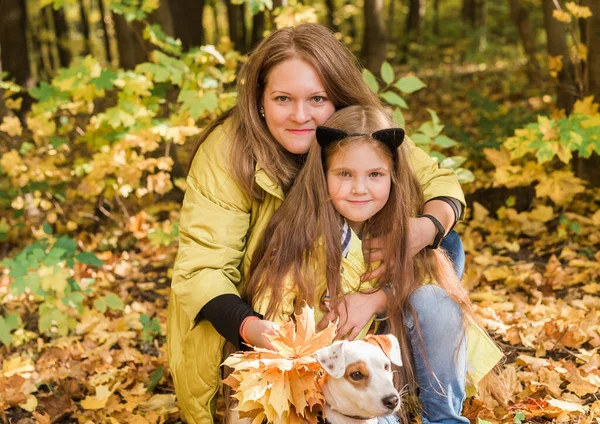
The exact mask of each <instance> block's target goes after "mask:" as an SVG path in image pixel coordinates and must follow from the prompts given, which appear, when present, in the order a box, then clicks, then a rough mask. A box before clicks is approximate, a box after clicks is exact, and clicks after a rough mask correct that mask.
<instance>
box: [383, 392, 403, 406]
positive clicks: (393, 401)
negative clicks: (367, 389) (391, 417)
mask: <svg viewBox="0 0 600 424" xmlns="http://www.w3.org/2000/svg"><path fill="white" fill-rule="evenodd" d="M398 401H400V398H399V397H398V395H390V396H386V397H384V398H383V399H381V403H383V406H385V407H386V408H388V409H394V408H395V407H396V406H398Z"/></svg>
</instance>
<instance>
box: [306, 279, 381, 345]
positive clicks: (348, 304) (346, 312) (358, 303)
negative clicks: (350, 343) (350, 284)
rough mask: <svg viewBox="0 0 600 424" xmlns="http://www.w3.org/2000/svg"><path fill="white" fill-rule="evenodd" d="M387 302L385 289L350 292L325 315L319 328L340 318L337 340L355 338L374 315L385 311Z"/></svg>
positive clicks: (319, 329)
mask: <svg viewBox="0 0 600 424" xmlns="http://www.w3.org/2000/svg"><path fill="white" fill-rule="evenodd" d="M386 304H387V297H386V295H385V293H384V292H383V290H377V291H376V292H373V293H349V294H347V295H345V296H344V297H343V298H342V300H341V301H340V302H338V304H337V306H336V308H335V309H333V310H331V311H329V312H328V313H327V315H325V316H324V317H323V319H322V320H321V321H320V322H319V324H318V325H317V330H318V331H321V330H322V329H324V328H325V327H327V324H329V323H330V322H331V321H334V320H335V319H336V318H339V321H338V324H337V326H338V327H337V335H336V337H335V338H336V340H338V339H342V338H345V339H346V340H354V339H355V338H356V336H358V334H359V333H360V331H361V330H362V329H363V328H364V327H365V325H367V324H368V323H369V321H370V320H371V318H372V317H373V315H375V314H377V313H381V312H383V311H385V309H386Z"/></svg>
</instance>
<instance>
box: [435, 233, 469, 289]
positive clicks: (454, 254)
mask: <svg viewBox="0 0 600 424" xmlns="http://www.w3.org/2000/svg"><path fill="white" fill-rule="evenodd" d="M441 246H442V247H443V248H444V249H446V252H447V253H448V256H449V257H450V260H451V261H452V263H453V264H454V270H455V271H456V275H458V278H462V276H463V273H464V272H465V248H464V247H463V244H462V240H461V239H460V236H459V235H458V233H457V232H456V231H454V230H452V231H450V232H449V233H448V235H447V236H446V237H445V238H444V240H442V244H441Z"/></svg>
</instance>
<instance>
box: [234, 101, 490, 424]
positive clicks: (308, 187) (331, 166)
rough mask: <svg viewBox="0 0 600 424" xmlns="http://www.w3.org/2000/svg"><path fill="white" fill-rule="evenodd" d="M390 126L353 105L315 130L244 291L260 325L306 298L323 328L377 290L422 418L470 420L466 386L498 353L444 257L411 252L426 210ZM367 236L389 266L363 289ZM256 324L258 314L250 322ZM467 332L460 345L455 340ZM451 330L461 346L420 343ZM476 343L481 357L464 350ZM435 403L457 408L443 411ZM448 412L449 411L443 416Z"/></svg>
mask: <svg viewBox="0 0 600 424" xmlns="http://www.w3.org/2000/svg"><path fill="white" fill-rule="evenodd" d="M390 127H391V122H390V121H389V120H388V119H387V117H386V116H385V115H384V114H383V113H382V112H381V110H379V109H377V108H372V107H360V106H350V107H347V108H344V109H342V110H340V111H338V112H336V113H335V114H334V115H333V116H332V117H331V118H330V119H329V120H328V121H327V122H326V124H325V126H324V127H318V128H317V133H316V137H317V142H318V143H315V144H314V145H313V146H312V147H311V149H310V150H309V153H308V157H307V159H306V163H305V165H304V167H303V169H302V171H301V172H300V173H299V175H298V177H297V179H296V183H295V185H294V187H293V188H292V189H291V190H290V192H289V194H288V197H287V199H286V202H285V203H284V204H283V205H282V206H281V208H279V209H278V210H277V212H276V213H275V214H274V216H273V218H272V219H271V221H270V223H269V225H268V226H267V229H266V230H265V233H264V237H263V238H262V240H261V241H260V242H259V245H258V247H257V249H256V250H255V252H254V256H253V261H252V265H251V268H250V276H249V281H248V283H247V285H246V286H245V290H244V293H243V295H244V297H245V299H246V300H247V301H248V302H249V303H250V304H251V305H253V307H254V310H255V311H257V312H259V313H260V314H262V315H263V316H264V318H265V319H266V320H272V321H275V322H277V321H282V320H289V319H291V317H292V314H293V312H294V311H295V310H296V309H297V308H299V307H300V306H301V305H302V304H303V303H304V302H306V303H308V304H309V305H311V306H313V307H315V311H316V314H317V316H316V317H315V318H316V319H317V321H318V320H319V318H321V317H322V316H323V315H324V314H325V312H327V311H329V310H331V309H334V308H335V307H336V306H338V304H339V303H343V302H344V299H345V297H342V296H344V295H348V293H352V292H373V291H374V290H378V289H379V288H383V290H380V292H381V293H382V294H383V296H382V298H381V303H380V308H379V314H378V315H379V316H383V315H385V314H387V316H388V317H389V324H390V330H391V331H392V332H393V333H394V334H396V335H397V336H398V338H399V340H400V343H401V351H402V353H403V363H404V364H405V366H404V371H403V374H404V378H405V381H404V382H405V383H406V384H408V387H409V388H410V389H411V391H412V392H413V393H415V389H416V387H417V386H418V388H419V389H420V393H419V397H420V400H421V403H422V405H423V411H424V413H423V415H422V422H424V423H430V422H431V423H433V422H444V423H450V422H465V423H467V422H469V421H468V420H467V419H466V418H464V417H461V416H460V411H461V408H462V402H463V400H464V398H465V382H466V380H468V382H469V383H471V384H476V383H477V382H478V380H479V379H480V378H481V377H482V376H483V375H485V374H486V373H487V372H488V371H489V370H491V368H492V367H493V366H494V365H495V364H496V362H497V361H498V360H499V359H500V357H501V354H500V352H499V351H498V349H497V348H496V347H495V345H494V344H493V342H491V340H489V338H487V337H486V336H485V334H484V333H483V332H482V331H481V330H480V329H479V327H477V326H475V324H472V321H471V316H472V311H471V308H470V301H469V298H468V296H467V294H466V291H465V290H464V289H463V287H462V286H461V284H460V281H459V280H458V278H457V277H456V274H455V273H454V272H453V270H452V266H451V263H450V262H449V261H448V259H447V258H446V257H445V255H444V253H443V252H442V251H441V250H434V249H425V250H423V251H422V252H420V253H419V254H417V255H416V256H415V257H413V256H412V255H410V254H409V252H408V249H407V248H406V246H407V243H408V239H409V220H410V218H411V217H414V216H417V215H420V214H421V213H422V205H423V194H422V189H421V186H420V184H419V182H418V180H417V179H416V177H415V175H414V173H413V171H412V169H411V166H410V161H409V154H408V150H407V147H406V146H405V145H402V141H403V139H404V131H403V130H402V129H399V128H390ZM369 237H382V238H384V239H385V243H386V245H387V246H395V248H393V249H391V248H390V249H387V251H386V253H385V256H384V261H385V262H386V263H387V264H388V267H387V269H386V272H385V274H384V275H383V276H382V277H381V278H380V279H379V281H367V282H363V283H361V281H360V276H361V275H363V274H364V273H365V271H366V266H365V264H364V261H363V259H362V254H361V250H362V249H361V240H364V239H366V238H369ZM431 292H433V293H434V295H433V296H431ZM386 295H387V296H386ZM427 297H433V298H434V299H435V301H434V305H433V306H434V307H436V309H437V310H436V313H438V314H443V316H444V321H443V322H444V323H445V325H439V322H438V324H436V325H435V326H434V327H437V328H431V327H432V326H431V325H429V323H428V322H424V321H422V320H421V316H420V315H419V309H420V308H422V307H423V305H420V303H421V299H422V298H427ZM426 307H431V305H426ZM341 309H342V310H343V308H341ZM338 310H339V308H338ZM346 312H347V315H351V314H355V313H360V311H356V310H348V311H346ZM429 313H431V311H429ZM319 315H320V316H319ZM422 315H423V316H425V315H427V314H422ZM254 319H258V318H255V317H253V318H247V320H254ZM341 319H342V320H343V319H344V317H341ZM376 320H377V317H375V316H374V317H372V318H371V320H370V322H369V323H368V325H367V326H366V327H364V328H362V329H358V330H355V331H360V335H359V337H360V336H363V335H364V334H365V333H366V332H367V331H368V330H369V327H371V326H373V325H372V324H373V322H375V321H376ZM464 323H466V324H467V325H466V326H465V325H464ZM243 326H244V324H242V327H243ZM373 327H376V325H374V326H373ZM339 328H342V330H341V334H338V336H339V337H344V336H349V337H350V338H354V336H355V334H352V333H350V334H347V333H345V332H344V330H343V328H344V326H343V322H342V323H341V326H340V327H339ZM465 328H467V337H456V333H460V334H464V333H465V331H464V329H465ZM448 332H450V333H453V335H452V337H450V338H448V340H458V342H454V343H451V344H449V345H447V346H446V350H445V351H443V352H429V351H428V349H427V339H429V338H432V337H442V338H444V337H445V334H446V333H448ZM244 335H245V336H246V338H247V342H249V343H252V344H254V343H261V342H262V340H261V339H260V337H261V336H260V335H259V334H256V333H251V332H249V333H246V332H244ZM446 338H447V337H446ZM467 341H468V344H469V346H467V343H466V342H467ZM474 344H475V345H477V357H475V356H472V357H471V356H469V355H468V354H467V350H469V351H473V348H474ZM415 356H425V357H426V361H425V363H426V364H427V366H424V367H423V366H420V367H415V362H414V360H413V358H414V357H415ZM420 362H423V361H420ZM465 369H467V371H466V375H465ZM454 372H462V373H463V375H462V379H461V378H458V381H461V380H462V384H455V385H454V387H453V386H445V385H444V384H445V383H444V382H446V381H451V380H450V379H448V378H446V376H444V375H442V374H446V373H454ZM438 373H439V374H440V375H437V374H438ZM440 403H442V404H446V405H447V404H448V403H451V404H452V405H453V406H452V408H442V407H440V406H439V405H440ZM448 409H453V410H454V412H453V413H452V414H450V415H449V414H448V413H447V412H443V411H442V410H448Z"/></svg>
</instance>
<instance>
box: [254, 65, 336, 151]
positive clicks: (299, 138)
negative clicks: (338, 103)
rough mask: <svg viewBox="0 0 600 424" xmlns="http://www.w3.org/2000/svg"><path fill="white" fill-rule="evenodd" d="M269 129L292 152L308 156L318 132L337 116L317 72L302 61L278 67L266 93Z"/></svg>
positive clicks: (268, 83)
mask: <svg viewBox="0 0 600 424" xmlns="http://www.w3.org/2000/svg"><path fill="white" fill-rule="evenodd" d="M263 107H264V111H265V112H264V113H265V121H266V123H267V128H269V131H270V132H271V134H272V135H273V137H274V138H275V140H277V142H278V143H279V144H280V145H281V146H282V147H283V148H284V149H286V150H287V151H288V152H290V153H294V154H304V153H306V152H308V149H309V148H310V145H311V144H312V143H313V141H314V140H315V130H316V128H317V126H318V125H323V124H324V123H325V121H327V119H328V118H329V117H330V116H331V115H332V114H333V112H335V106H334V105H333V102H332V101H331V100H330V99H329V97H328V95H327V92H326V91H325V88H324V87H323V83H322V81H321V80H320V79H319V76H318V75H317V73H316V72H315V70H314V68H313V67H312V66H311V65H309V64H308V63H306V62H304V61H303V60H300V59H290V60H286V61H285V62H282V63H280V64H279V65H277V66H275V67H274V68H273V69H272V70H271V72H270V73H269V75H268V77H267V84H266V86H265V91H264V93H263Z"/></svg>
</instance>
